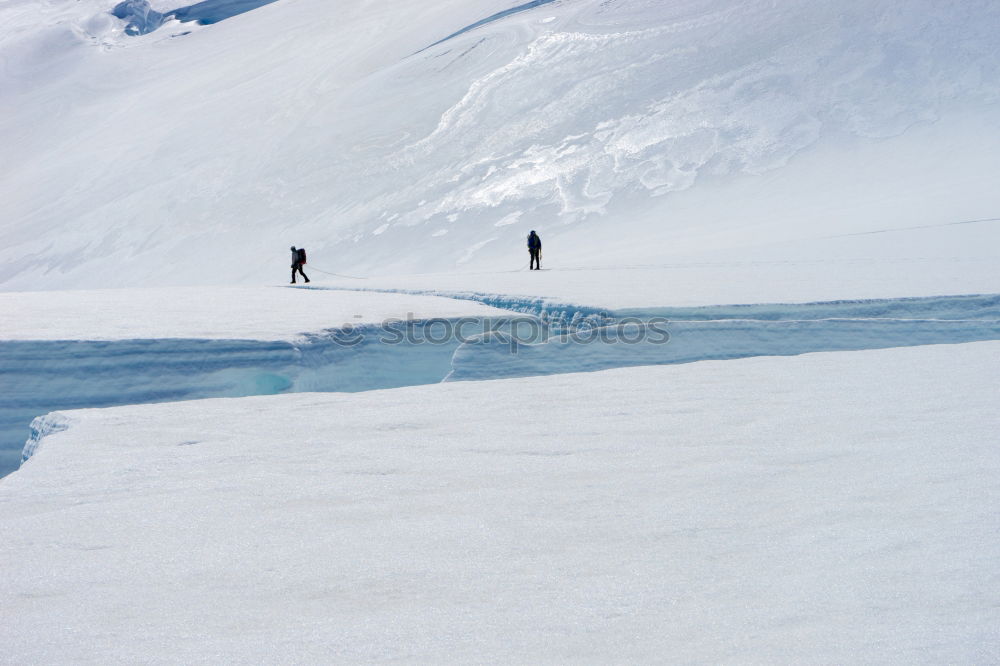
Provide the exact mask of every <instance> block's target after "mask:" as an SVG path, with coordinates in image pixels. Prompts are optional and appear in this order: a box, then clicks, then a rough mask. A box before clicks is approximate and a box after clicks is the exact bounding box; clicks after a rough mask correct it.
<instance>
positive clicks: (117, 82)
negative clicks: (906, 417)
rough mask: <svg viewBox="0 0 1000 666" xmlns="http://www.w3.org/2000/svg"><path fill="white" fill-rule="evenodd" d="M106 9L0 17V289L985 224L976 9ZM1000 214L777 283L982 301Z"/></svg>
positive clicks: (735, 249)
mask: <svg viewBox="0 0 1000 666" xmlns="http://www.w3.org/2000/svg"><path fill="white" fill-rule="evenodd" d="M134 4H135V3H134ZM235 4H236V5H241V6H243V5H247V6H249V5H252V4H261V3H260V2H243V3H235ZM139 5H141V7H139V9H143V8H144V7H145V5H142V3H141V2H140V3H138V4H137V6H139ZM209 5H210V7H208V6H209ZM223 5H225V6H226V7H229V6H230V5H233V7H234V8H235V5H234V3H232V2H207V3H205V2H203V3H198V4H197V5H194V6H193V7H201V8H203V9H206V10H212V11H215V10H219V11H220V12H222V14H229V13H232V11H231V10H227V9H225V7H223ZM530 5H535V6H530ZM193 7H189V8H188V9H189V10H190V9H193ZM149 8H150V11H152V12H157V13H159V14H162V15H164V16H168V15H170V12H177V11H180V8H179V7H178V3H171V2H168V1H167V0H160V1H158V2H153V3H151V4H149ZM519 8H520V9H523V11H516V12H514V11H512V10H515V9H519ZM113 9H114V4H113V3H110V2H106V0H80V1H79V2H71V3H70V2H64V1H62V0H32V1H28V0H8V2H6V3H4V6H3V7H2V8H0V58H2V60H3V61H4V62H5V63H6V64H5V67H4V68H3V69H2V70H0V108H2V109H3V113H2V114H0V145H3V146H4V159H3V160H2V163H0V200H2V201H4V206H5V211H4V213H5V214H4V216H3V222H2V223H0V287H2V288H4V289H8V290H11V289H37V288H45V289H51V288H69V287H72V288H80V287H109V286H125V285H129V286H149V285H164V284H171V285H174V284H187V285H194V284H204V283H206V282H224V283H227V284H232V283H234V282H249V283H259V282H261V280H262V279H264V280H270V279H278V277H279V276H281V274H282V270H281V269H279V267H280V266H281V265H282V263H283V262H280V261H277V260H276V257H278V256H280V254H281V253H282V252H283V251H284V248H286V247H288V246H289V244H290V243H293V242H294V243H295V244H296V245H304V246H305V247H307V248H309V250H310V256H311V257H313V258H315V259H316V261H317V265H318V266H320V267H325V268H326V269H327V270H329V271H331V272H338V273H345V274H349V275H355V276H363V277H367V276H371V275H388V274H408V273H414V272H429V271H435V272H442V271H453V270H461V271H465V272H470V273H471V272H477V271H482V270H488V271H497V270H503V269H511V268H516V267H519V266H521V265H523V263H525V262H526V256H525V254H524V250H523V238H524V236H525V235H526V233H527V231H528V230H529V229H532V228H534V229H538V230H539V231H540V233H541V235H542V237H543V238H544V239H545V242H546V246H545V247H546V255H547V258H546V260H545V261H546V262H548V264H549V265H550V267H553V268H556V267H562V268H568V267H575V268H587V269H589V268H595V267H614V266H620V265H623V264H625V265H634V264H636V263H642V264H664V263H666V264H670V265H672V266H676V265H678V264H680V265H690V264H701V265H705V264H711V263H715V264H717V265H718V264H721V265H723V266H724V265H727V264H728V263H729V262H737V263H738V262H742V261H751V262H761V261H768V262H770V263H771V266H772V268H774V267H777V268H781V267H782V266H783V265H784V264H783V262H803V261H806V262H808V261H813V259H809V258H805V259H804V258H803V257H801V256H800V255H799V251H798V250H799V248H800V247H801V244H803V243H804V244H805V246H806V247H807V248H809V252H810V253H811V254H813V255H817V254H818V255H819V256H821V257H822V256H825V255H826V253H827V250H828V249H829V248H828V247H827V246H828V245H832V246H833V247H834V248H836V247H838V246H840V243H839V242H837V241H834V242H832V243H829V244H828V243H826V242H825V241H826V240H828V239H829V238H830V237H832V236H843V235H845V234H855V233H867V232H873V231H878V230H886V229H903V228H913V227H926V226H932V225H948V224H953V223H960V222H966V221H971V220H981V219H994V220H995V219H996V218H997V217H998V216H1000V190H998V189H997V188H996V186H995V174H996V173H997V171H998V168H1000V162H998V159H1000V158H998V155H1000V130H998V126H997V123H996V122H995V119H996V117H997V110H998V102H1000V66H998V62H1000V61H998V59H997V57H996V54H997V52H998V47H1000V6H998V4H997V3H996V2H992V1H991V0H962V1H961V2H957V1H947V2H940V1H938V0H916V1H914V2H908V3H899V2H897V1H895V0H851V1H850V2H846V3H836V4H823V3H816V2H812V1H810V0H788V1H784V2H781V3H774V2H742V1H737V0H680V1H677V2H669V3H664V2H650V1H649V0H617V1H615V2H597V1H596V0H579V1H574V2H553V3H550V4H543V3H528V5H524V6H521V5H519V4H518V3H512V2H510V1H509V0H508V1H502V0H483V1H481V2H476V3H467V2H459V0H435V1H434V2H427V1H426V0H391V1H390V0H376V1H374V2H366V3H362V4H357V3H356V4H350V3H348V4H347V5H344V4H343V3H340V4H331V3H330V2H329V1H328V0H295V1H294V2H293V1H285V2H274V3H270V4H264V5H263V6H259V7H256V8H253V10H252V11H246V12H244V13H240V14H238V15H233V16H231V17H228V18H227V20H223V21H221V22H218V23H215V24H213V25H198V22H197V21H190V22H188V23H179V22H178V21H167V22H166V23H165V24H164V25H162V26H161V27H160V28H158V29H156V30H154V31H152V32H150V33H149V34H146V35H139V36H129V35H127V34H125V32H126V30H127V25H128V20H125V19H118V18H115V17H114V16H112V15H111V14H110V13H109V12H110V11H111V10H113ZM139 13H140V14H141V13H142V12H141V11H140V12H139ZM220 16H221V14H220ZM140 32H141V30H140ZM449 35H451V37H450V38H449ZM431 45H433V46H431ZM428 47H430V48H428ZM25 128H31V131H25ZM498 223H503V224H501V226H497V225H498ZM996 226H997V225H996V223H995V222H994V223H993V224H992V226H991V228H990V229H989V230H982V231H980V232H978V233H981V234H984V237H985V239H986V240H988V241H989V242H987V243H982V244H978V243H975V242H973V241H972V240H971V237H970V236H969V235H968V234H965V233H964V232H963V235H962V237H961V239H960V240H957V241H954V242H952V243H950V244H951V245H959V246H960V252H959V253H958V254H955V253H952V254H951V255H950V257H949V256H942V252H941V251H939V250H938V249H937V248H936V243H935V240H934V239H932V238H930V237H927V236H921V235H916V236H913V235H910V234H903V235H900V236H894V237H893V238H891V239H886V241H887V242H886V243H885V244H886V245H887V246H889V247H890V248H891V249H889V250H887V252H888V257H887V258H891V259H893V261H894V263H893V264H892V266H891V267H889V268H887V267H886V265H885V264H884V263H879V260H880V259H882V258H883V255H882V254H875V255H872V254H868V253H867V252H866V251H865V249H866V248H871V247H872V246H871V245H870V244H865V245H864V246H854V247H853V249H851V250H850V251H849V252H846V254H844V255H843V256H835V257H831V258H830V259H829V261H830V263H826V264H821V265H818V266H816V265H813V266H810V267H808V269H807V270H806V271H805V272H804V273H798V272H796V271H794V270H793V271H792V276H791V279H789V280H787V281H788V282H795V281H797V278H798V276H799V275H803V276H804V277H805V278H808V279H810V282H814V281H816V279H817V278H818V279H819V280H820V281H823V282H826V283H831V284H836V283H837V282H838V281H839V280H841V279H848V278H845V277H844V276H845V275H846V274H848V273H853V272H854V269H855V267H857V266H858V265H859V264H860V268H861V269H862V275H861V276H859V277H858V279H857V280H856V283H857V284H859V285H861V284H879V283H880V279H879V278H880V277H883V276H886V275H888V276H890V277H892V287H893V289H892V290H891V291H893V292H894V293H879V294H862V293H836V294H833V295H828V294H811V295H808V296H807V297H806V298H808V299H810V300H831V299H836V298H871V297H896V296H917V295H929V294H927V293H925V292H923V290H922V287H923V286H924V285H925V284H926V282H928V280H927V278H926V275H927V274H928V273H932V274H935V275H937V274H940V275H941V276H942V280H941V283H942V284H941V285H939V286H938V288H940V289H950V290H949V291H947V292H945V293H952V294H954V293H995V292H997V291H1000V288H998V287H997V285H996V280H997V278H996V274H997V271H996V270H995V265H996V261H997V251H996V249H995V248H996V247H997V246H998V244H997V242H996V241H997V233H998V232H997V231H996V230H995V227H996ZM789 242H793V243H792V244H791V245H789ZM720 254H728V255H729V256H728V257H726V258H723V259H720V257H719V255H720ZM761 254H763V255H767V258H766V259H763V258H760V256H759V255H761ZM747 255H751V256H750V258H747ZM983 261H986V262H990V263H988V264H987V266H985V267H984V266H983V265H982V262H983ZM872 262H875V263H876V264H878V266H877V267H876V268H874V269H873V268H872V267H871V265H870V264H871V263H872ZM799 267H801V265H799ZM719 272H720V271H716V273H719ZM742 273H743V272H742V271H737V274H735V275H734V276H733V279H732V281H733V282H743V279H742V278H743V274H742ZM265 275H266V276H269V277H266V278H265V277H264V276H265ZM783 275H784V274H783V273H782V272H781V271H780V270H765V271H763V272H761V273H753V272H751V273H750V275H749V277H750V278H754V277H756V278H758V280H759V281H762V282H769V281H773V280H775V279H776V278H780V277H782V276H783ZM270 276H273V277H270ZM695 277H698V278H700V277H705V276H704V275H703V274H699V275H697V276H692V278H695ZM708 277H709V279H710V278H711V276H708ZM691 281H692V282H695V283H698V282H699V280H698V279H692V280H691ZM710 281H712V280H711V279H710ZM945 283H952V284H955V285H957V284H961V285H964V286H963V287H962V288H955V287H954V286H950V287H946V286H944V284H945ZM985 283H988V285H990V286H989V287H988V288H987V287H985V286H984V284H985ZM397 286H398V285H397ZM869 288H870V289H874V287H869ZM806 291H807V290H806ZM883 291H886V292H888V291H889V289H888V288H886V289H884V290H883ZM686 293H687V290H683V289H681V290H677V291H676V292H674V294H673V295H674V296H676V297H677V298H682V299H684V298H687V295H686ZM747 298H748V299H750V300H748V301H746V302H767V301H785V300H789V299H788V298H786V297H772V298H766V297H761V296H759V295H757V296H750V295H748V296H747ZM577 300H579V299H577ZM741 300H742V299H741ZM796 300H797V299H796ZM590 302H591V303H595V302H594V301H590ZM720 302H734V301H733V300H732V299H728V298H727V299H721V300H720V299H712V300H709V301H707V302H705V303H704V304H708V303H720ZM645 304H647V305H656V304H667V303H662V302H659V303H652V302H646V303H645Z"/></svg>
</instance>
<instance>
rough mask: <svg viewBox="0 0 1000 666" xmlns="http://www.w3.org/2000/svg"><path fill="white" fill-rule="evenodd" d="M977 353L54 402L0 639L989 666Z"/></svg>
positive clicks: (989, 455)
mask: <svg viewBox="0 0 1000 666" xmlns="http://www.w3.org/2000/svg"><path fill="white" fill-rule="evenodd" d="M998 373H1000V343H996V342H987V343H974V344H967V345H942V346H934V347H919V348H910V349H895V350H884V351H876V352H855V353H837V354H814V355H807V356H800V357H794V358H758V359H747V360H739V361H725V362H706V363H699V364H690V365H684V366H671V367H661V368H633V369H628V370H616V371H610V372H601V373H591V374H583V375H562V376H558V377H544V378H535V379H528V380H523V379H522V380H514V381H497V382H468V383H457V384H443V385H436V386H425V387H415V388H407V389H399V390H392V391H379V392H372V393H364V394H350V395H344V394H341V395H317V394H313V395H296V396H279V397H267V398H248V399H240V400H208V401H197V402H187V403H174V404H163V405H151V406H134V407H121V408H114V409H106V410H86V411H79V412H67V413H65V414H63V415H62V416H61V417H50V423H51V425H53V426H59V427H62V428H67V427H68V429H65V430H62V431H61V432H53V433H52V434H49V435H48V436H46V437H44V439H42V441H41V445H40V447H39V448H38V451H37V453H36V454H35V456H34V457H33V458H32V459H31V460H29V461H28V463H27V464H26V465H25V466H24V467H23V468H22V469H21V471H19V472H18V473H17V474H14V475H12V476H9V477H7V478H6V479H4V480H2V481H0V506H2V507H3V510H2V511H0V543H2V544H3V547H2V548H0V567H2V569H3V571H4V573H5V575H4V576H3V577H0V596H2V598H3V599H4V600H5V603H4V611H5V613H4V621H3V622H2V623H0V638H2V642H3V644H4V649H5V658H6V659H9V660H11V661H14V662H38V661H47V662H65V661H87V662H102V663H107V662H110V661H124V662H136V661H142V662H144V663H162V662H178V661H180V662H185V663H190V662H195V663H207V662H213V663H218V662H220V661H223V662H233V661H241V662H242V661H253V662H259V661H272V662H289V663H290V662H314V663H315V662H330V661H337V662H371V661H388V660H402V661H408V662H424V663H427V662H433V663H442V662H461V663H468V662H470V661H491V662H496V661H502V662H519V663H525V662H560V661H562V662H565V661H570V662H580V661H593V662H602V663H606V662H621V661H629V662H640V663H650V662H664V661H669V662H679V663H680V662H682V663H688V662H698V663H719V662H746V661H754V662H766V663H812V662H817V661H822V662H830V663H859V662H864V663H942V662H960V663H982V664H985V663H994V662H996V661H997V660H998V659H1000V653H998V651H997V650H998V645H1000V635H998V628H1000V615H998V609H997V606H996V603H995V601H996V598H997V596H998V595H1000V588H998V579H997V576H996V563H997V561H998V560H1000V542H998V540H997V539H996V534H997V530H998V529H1000V523H998V516H1000V505H998V496H997V492H996V479H997V477H998V474H1000V456H998V454H997V450H996V446H995V441H996V432H997V431H998V428H1000V421H998V419H997V411H996V409H995V406H996V404H997V400H998V399H1000V395H998V389H997V383H996V377H997V376H998ZM84 637H85V638H84Z"/></svg>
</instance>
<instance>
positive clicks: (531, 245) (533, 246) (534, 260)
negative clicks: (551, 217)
mask: <svg viewBox="0 0 1000 666" xmlns="http://www.w3.org/2000/svg"><path fill="white" fill-rule="evenodd" d="M528 254H530V255H531V260H530V261H529V262H528V270H529V271H530V270H533V269H535V268H536V267H537V270H542V239H541V238H539V237H538V234H536V233H535V232H534V230H532V232H531V233H530V234H528Z"/></svg>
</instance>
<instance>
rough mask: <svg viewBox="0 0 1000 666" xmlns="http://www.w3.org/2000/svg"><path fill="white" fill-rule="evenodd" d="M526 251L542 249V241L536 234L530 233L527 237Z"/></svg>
mask: <svg viewBox="0 0 1000 666" xmlns="http://www.w3.org/2000/svg"><path fill="white" fill-rule="evenodd" d="M528 249H529V250H541V249H542V239H541V238H539V237H538V234H536V233H531V234H529V235H528Z"/></svg>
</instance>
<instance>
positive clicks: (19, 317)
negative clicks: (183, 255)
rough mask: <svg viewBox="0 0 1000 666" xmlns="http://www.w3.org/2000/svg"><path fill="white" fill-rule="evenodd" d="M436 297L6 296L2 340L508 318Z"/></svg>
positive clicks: (243, 336)
mask: <svg viewBox="0 0 1000 666" xmlns="http://www.w3.org/2000/svg"><path fill="white" fill-rule="evenodd" d="M509 314H510V313H509V312H505V311H503V310H497V309H495V308H490V307H487V306H485V305H481V304H479V303H474V302H470V301H461V300H455V299H450V298H440V297H436V296H411V295H406V294H387V293H361V292H348V291H328V290H311V289H308V288H302V287H300V288H293V287H291V286H289V287H288V288H284V287H202V288H194V287H189V288H185V287H166V288H158V289H157V288H153V289H103V290H92V291H83V290H81V291H48V292H11V293H0V340H139V339H171V338H184V339H199V340H285V341H297V340H300V339H301V338H302V337H303V336H304V335H305V334H309V333H320V332H323V331H327V330H331V329H340V328H342V327H344V326H345V325H350V326H363V325H378V324H381V323H382V322H384V321H387V320H393V319H401V320H405V319H406V318H407V317H411V318H412V319H415V320H422V319H434V318H441V319H452V318H458V317H484V318H487V317H491V316H509Z"/></svg>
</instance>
